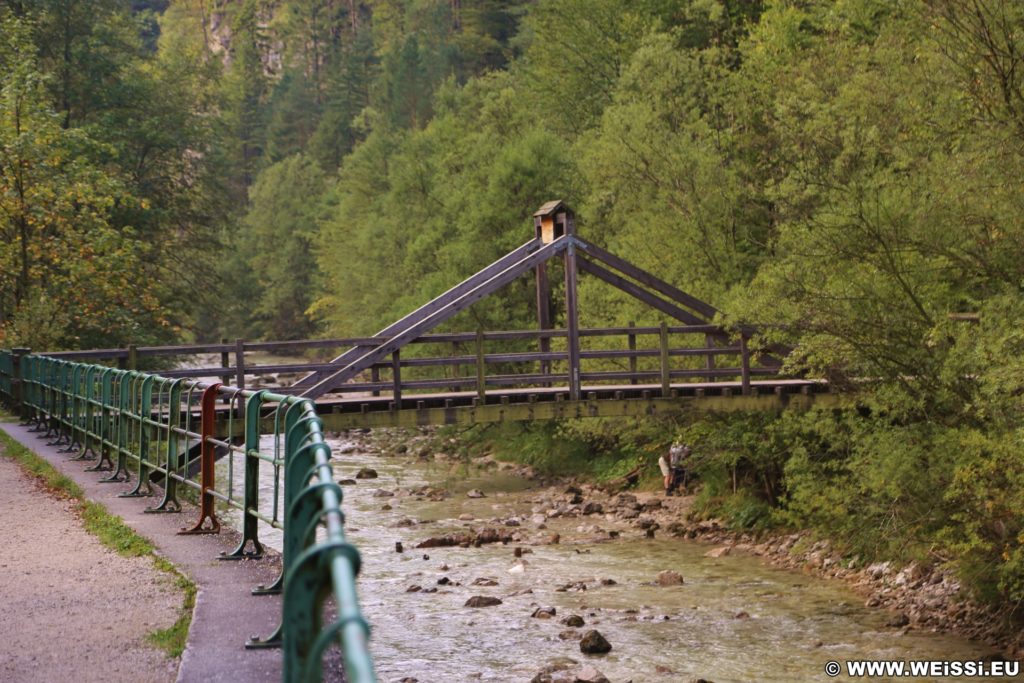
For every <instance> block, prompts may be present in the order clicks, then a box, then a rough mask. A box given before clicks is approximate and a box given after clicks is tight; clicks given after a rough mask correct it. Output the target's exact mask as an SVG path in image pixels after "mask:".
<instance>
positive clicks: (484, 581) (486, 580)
mask: <svg viewBox="0 0 1024 683" xmlns="http://www.w3.org/2000/svg"><path fill="white" fill-rule="evenodd" d="M472 585H474V586H497V585H498V582H497V581H496V580H495V579H492V578H490V577H486V576H484V577H480V578H478V579H473V584H472Z"/></svg>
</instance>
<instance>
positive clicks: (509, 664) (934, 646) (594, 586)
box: [219, 439, 988, 683]
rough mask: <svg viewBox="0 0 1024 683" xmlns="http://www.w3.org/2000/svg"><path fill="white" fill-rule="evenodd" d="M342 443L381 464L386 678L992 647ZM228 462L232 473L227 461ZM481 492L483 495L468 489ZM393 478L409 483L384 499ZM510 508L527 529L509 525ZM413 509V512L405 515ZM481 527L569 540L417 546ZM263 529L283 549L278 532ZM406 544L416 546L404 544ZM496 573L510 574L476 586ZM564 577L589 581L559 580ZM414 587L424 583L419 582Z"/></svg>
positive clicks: (381, 659)
mask: <svg viewBox="0 0 1024 683" xmlns="http://www.w3.org/2000/svg"><path fill="white" fill-rule="evenodd" d="M331 445H332V448H333V449H334V452H335V453H337V454H338V455H336V456H335V463H334V468H335V475H336V477H337V478H338V479H343V478H349V477H352V476H353V475H354V474H355V472H356V471H357V470H359V469H360V468H363V467H370V468H373V469H375V470H376V471H377V472H378V474H379V478H377V479H373V480H366V479H363V480H360V481H359V482H358V483H357V484H355V485H349V486H344V487H343V488H344V491H345V501H344V509H345V511H346V514H347V527H348V535H349V538H350V540H351V541H352V542H353V543H355V544H356V545H357V546H358V548H359V550H360V552H361V554H362V557H363V571H362V574H361V576H360V578H359V593H360V600H361V603H362V606H363V609H364V611H365V613H366V616H367V617H368V619H369V622H370V623H371V625H372V628H373V633H372V640H371V643H372V651H373V655H374V660H375V663H376V667H377V671H378V675H379V678H380V680H381V681H385V682H390V681H401V680H402V679H403V678H405V677H409V678H415V679H416V680H418V681H419V683H434V682H459V681H476V680H482V681H510V682H511V681H529V680H530V679H532V678H533V676H534V675H535V674H536V673H537V672H538V671H539V670H540V669H541V668H542V667H543V666H545V665H546V664H548V663H549V662H552V661H553V660H557V659H559V658H565V657H570V658H572V659H574V660H576V661H578V662H580V663H589V664H591V665H593V666H595V667H597V668H598V669H599V670H600V671H601V672H602V673H604V674H605V675H606V676H607V677H608V678H609V679H610V680H611V681H613V682H614V683H621V682H623V681H630V680H631V681H634V682H635V683H640V682H641V681H689V680H691V679H693V678H706V679H709V680H712V681H715V682H716V683H727V682H730V681H737V682H738V681H743V682H748V681H766V682H768V681H779V682H782V681H785V682H787V683H789V682H792V681H830V680H837V679H834V678H829V677H828V676H827V675H826V674H825V673H824V666H825V664H826V662H828V661H830V660H836V661H840V662H841V661H843V660H847V659H894V660H911V659H913V660H932V659H935V660H938V659H942V660H976V659H978V658H979V657H980V656H981V655H983V654H985V653H986V652H988V650H987V649H986V648H984V647H983V646H980V645H977V644H973V643H970V642H968V641H965V640H963V639H959V638H956V637H954V636H949V635H937V634H932V633H924V632H918V631H909V632H906V633H904V632H903V631H902V630H900V629H894V628H891V627H887V626H885V622H886V621H887V620H888V619H889V618H890V617H891V615H890V614H888V613H886V612H882V611H878V610H870V609H867V608H865V607H863V598H860V597H858V596H857V595H856V594H854V593H853V592H851V591H850V590H849V589H848V588H847V587H846V586H845V585H843V584H842V583H840V582H838V581H826V580H823V579H818V578H815V577H812V576H807V575H803V574H799V573H795V572H791V571H785V570H780V569H775V568H771V567H768V566H766V565H765V564H764V563H763V562H762V561H761V560H759V559H757V558H754V557H749V556H744V555H742V554H731V555H728V556H725V557H720V558H710V557H707V556H705V553H706V552H707V551H708V549H709V547H708V546H705V545H701V544H697V543H693V542H687V541H681V540H678V539H673V538H667V537H665V538H662V537H661V536H658V535H656V537H655V538H654V539H649V538H646V537H645V536H644V534H643V532H642V531H639V530H637V529H633V528H631V527H629V526H628V525H623V523H622V522H618V523H616V522H614V521H612V520H611V519H607V520H606V519H604V518H603V517H601V516H600V515H598V516H596V517H588V518H556V519H548V520H545V521H544V522H543V523H544V524H545V526H546V527H547V529H546V530H544V531H538V530H537V524H538V518H536V517H534V515H535V514H536V513H537V511H538V510H539V509H542V508H544V507H545V505H546V503H544V504H541V505H538V502H539V500H540V498H538V496H541V495H550V491H542V490H541V489H539V488H536V485H535V484H534V483H533V482H531V481H529V480H526V479H522V478H518V477H516V476H514V475H512V474H509V473H508V472H496V471H495V470H493V469H489V470H482V469H476V468H473V467H470V466H467V465H465V464H458V463H451V462H434V461H431V462H421V461H417V460H416V459H415V458H412V457H408V458H406V457H401V458H395V457H380V456H377V455H373V454H369V453H366V452H362V451H363V450H365V449H363V448H362V447H360V446H358V445H357V444H356V443H352V442H347V441H344V440H338V439H332V443H331ZM341 453H344V454H341ZM220 467H221V470H222V472H223V470H224V468H226V463H221V465H220ZM235 467H236V468H238V467H239V465H238V463H237V462H236V463H235ZM263 469H264V472H265V479H266V481H265V484H264V486H262V487H261V490H262V492H263V496H264V499H263V500H262V501H261V506H262V507H263V509H269V504H270V501H271V500H272V495H273V494H272V490H273V487H272V485H271V482H272V472H271V468H269V467H264V468H263ZM236 471H241V470H236ZM219 476H223V474H219ZM422 485H433V486H439V487H444V488H446V489H447V490H449V491H450V492H451V493H452V495H451V497H450V498H448V499H446V500H443V501H433V500H429V499H422V497H420V498H421V499H417V496H413V495H408V490H409V489H411V488H415V487H418V486H422ZM470 489H478V490H480V491H482V492H483V493H484V494H485V495H486V497H484V498H469V497H467V496H466V492H467V491H469V490H470ZM381 490H383V491H385V492H386V493H391V492H396V491H397V494H396V495H395V496H393V497H380V495H381V494H379V493H378V492H379V491H381ZM385 507H390V509H382V508H385ZM460 516H472V517H473V520H472V521H467V520H460V519H459V517H460ZM510 518H515V519H516V520H518V521H520V523H521V527H520V528H519V529H514V528H505V527H502V524H503V521H505V520H508V519H510ZM409 520H413V521H415V522H416V523H415V524H413V525H411V526H407V525H408V524H410V521H409ZM595 524H596V525H598V526H600V527H601V528H602V529H603V530H605V529H613V528H614V529H622V530H623V531H622V536H621V537H620V538H618V539H616V540H614V541H610V542H595V541H594V540H593V537H594V535H595V534H594V531H595V529H593V528H592V527H593V525H595ZM484 525H486V526H491V527H502V528H504V529H505V530H506V531H520V532H521V533H524V534H526V535H532V536H536V535H538V534H542V533H543V534H546V533H551V532H557V533H559V534H560V535H561V537H562V539H561V543H559V544H557V545H529V544H528V543H520V544H514V543H510V544H509V545H502V544H500V543H496V544H492V545H484V546H481V547H479V548H472V547H471V548H460V547H447V548H430V549H425V550H416V549H415V548H414V547H415V545H416V544H417V543H418V542H420V541H422V540H424V539H426V538H428V537H432V536H438V535H441V534H446V533H451V532H455V531H464V530H466V529H468V528H470V527H472V528H475V529H480V528H481V527H482V526H484ZM605 535H607V534H605ZM262 538H263V540H264V542H266V543H268V545H270V546H271V547H276V548H278V549H279V548H280V535H279V534H275V533H273V532H270V533H263V536H262ZM587 539H591V540H587ZM396 542H400V543H402V544H403V546H404V552H401V553H399V552H396V548H395V544H396ZM517 546H518V547H522V548H524V549H527V550H528V551H529V552H526V553H525V554H524V555H523V556H522V559H517V558H515V557H514V555H513V550H514V548H515V547H517ZM662 570H674V571H677V572H679V573H680V574H682V576H683V577H685V583H684V584H683V585H681V586H669V587H663V586H658V585H654V581H655V577H656V576H657V574H658V572H660V571H662ZM487 579H490V580H491V581H493V582H495V583H496V584H497V585H493V586H482V585H472V584H473V582H474V581H478V580H487ZM602 579H604V580H606V581H605V582H604V583H605V584H607V585H603V584H602ZM608 579H610V580H611V581H607V580H608ZM439 582H440V583H439ZM566 584H576V585H574V586H571V587H570V588H569V589H568V590H559V588H563V589H564V587H565V586H566ZM412 586H420V587H421V588H422V589H426V590H419V591H416V592H407V589H409V588H410V587H412ZM582 586H585V587H586V588H585V589H581V587H582ZM433 589H436V592H433ZM475 595H483V596H493V597H497V598H500V599H501V600H502V604H500V605H497V606H493V607H486V608H477V609H474V608H468V607H465V606H464V604H465V602H466V600H467V599H468V598H469V597H471V596H475ZM537 607H554V608H555V609H556V612H557V614H556V616H555V617H554V618H553V619H538V618H532V617H531V614H532V613H533V612H534V611H535V609H536V608H537ZM569 615H578V616H581V617H582V618H583V619H584V620H585V622H586V625H585V626H584V627H583V628H581V629H577V635H576V637H569V638H567V639H564V640H563V639H562V638H560V637H559V634H561V633H563V632H565V631H567V630H568V627H567V626H565V625H563V624H562V623H560V622H561V620H562V619H563V618H565V617H566V616H569ZM591 628H595V629H597V630H599V631H600V632H601V633H602V635H604V636H605V638H607V640H608V641H609V642H610V643H611V644H612V650H611V652H609V653H608V654H606V655H584V654H582V653H581V652H580V650H579V645H578V640H579V637H578V636H579V635H580V634H582V633H583V632H585V631H587V630H589V629H591ZM872 680H884V679H878V678H874V679H872ZM900 680H910V679H900ZM918 680H942V679H918ZM960 680H963V679H960Z"/></svg>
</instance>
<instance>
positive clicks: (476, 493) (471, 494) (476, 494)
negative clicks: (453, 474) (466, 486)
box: [466, 489, 487, 498]
mask: <svg viewBox="0 0 1024 683" xmlns="http://www.w3.org/2000/svg"><path fill="white" fill-rule="evenodd" d="M466 497H467V498H486V497H487V495H486V494H485V493H484V492H483V491H481V490H480V489H470V490H468V491H466Z"/></svg>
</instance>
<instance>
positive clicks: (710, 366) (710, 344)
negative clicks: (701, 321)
mask: <svg viewBox="0 0 1024 683" xmlns="http://www.w3.org/2000/svg"><path fill="white" fill-rule="evenodd" d="M714 346H715V337H714V335H711V334H705V335H704V348H706V349H708V350H710V349H713V348H714ZM704 368H705V369H706V370H714V369H715V354H713V353H709V354H708V355H707V356H705V361H704ZM707 381H708V382H714V381H715V376H714V375H708V376H707Z"/></svg>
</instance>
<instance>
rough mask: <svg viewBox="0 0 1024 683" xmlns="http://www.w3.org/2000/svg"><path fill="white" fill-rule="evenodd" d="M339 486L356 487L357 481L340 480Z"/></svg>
mask: <svg viewBox="0 0 1024 683" xmlns="http://www.w3.org/2000/svg"><path fill="white" fill-rule="evenodd" d="M338 484H340V485H341V486H355V485H356V480H355V479H339V480H338Z"/></svg>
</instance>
